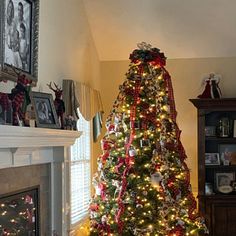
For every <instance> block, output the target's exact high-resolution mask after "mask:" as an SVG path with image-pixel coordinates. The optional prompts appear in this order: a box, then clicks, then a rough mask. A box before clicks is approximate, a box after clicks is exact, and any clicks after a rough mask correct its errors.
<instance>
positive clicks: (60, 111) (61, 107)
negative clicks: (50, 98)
mask: <svg viewBox="0 0 236 236" xmlns="http://www.w3.org/2000/svg"><path fill="white" fill-rule="evenodd" d="M47 86H48V87H49V88H50V89H51V90H52V91H53V92H54V93H55V100H54V105H55V109H56V112H57V116H58V118H59V121H60V123H61V129H64V113H65V104H64V101H63V100H62V98H61V97H62V92H63V91H62V89H61V88H59V87H58V86H57V85H56V84H55V83H54V86H55V88H56V89H54V88H53V87H52V82H50V83H49V84H47Z"/></svg>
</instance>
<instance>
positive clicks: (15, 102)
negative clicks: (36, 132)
mask: <svg viewBox="0 0 236 236" xmlns="http://www.w3.org/2000/svg"><path fill="white" fill-rule="evenodd" d="M15 73H16V74H17V76H18V77H17V81H16V86H15V88H13V89H12V90H11V93H10V94H8V93H0V100H1V102H0V103H1V105H2V107H3V109H5V110H6V109H7V108H8V107H9V104H10V100H11V103H12V110H13V125H16V126H18V125H19V124H20V122H24V112H23V110H22V105H23V102H24V100H25V98H26V99H27V100H28V101H30V98H29V93H28V91H27V89H26V88H27V86H28V85H30V84H31V82H32V80H29V79H27V78H26V76H25V74H22V73H21V72H19V73H18V72H16V71H15Z"/></svg>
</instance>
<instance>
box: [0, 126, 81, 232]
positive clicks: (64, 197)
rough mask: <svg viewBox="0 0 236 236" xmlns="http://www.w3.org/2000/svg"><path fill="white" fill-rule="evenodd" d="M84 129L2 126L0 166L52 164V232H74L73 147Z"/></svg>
mask: <svg viewBox="0 0 236 236" xmlns="http://www.w3.org/2000/svg"><path fill="white" fill-rule="evenodd" d="M81 134H82V132H78V131H70V130H59V129H45V128H31V127H19V126H7V125H0V169H2V168H14V167H20V166H29V165H36V164H45V163H48V164H50V166H51V168H50V169H51V178H50V180H49V182H50V186H51V191H50V192H51V193H50V196H51V197H50V198H51V199H50V203H51V217H50V218H51V219H50V222H51V227H50V231H51V232H48V235H53V233H52V232H56V233H57V234H58V235H60V236H67V235H69V231H70V207H69V206H70V148H69V147H70V146H71V145H73V144H74V142H75V140H76V139H77V138H78V137H80V135H81Z"/></svg>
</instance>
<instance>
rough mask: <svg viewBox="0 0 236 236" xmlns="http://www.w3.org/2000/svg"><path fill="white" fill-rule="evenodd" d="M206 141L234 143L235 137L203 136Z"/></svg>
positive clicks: (235, 141)
mask: <svg viewBox="0 0 236 236" xmlns="http://www.w3.org/2000/svg"><path fill="white" fill-rule="evenodd" d="M205 140H206V141H215V142H219V143H236V138H230V137H229V138H221V137H205Z"/></svg>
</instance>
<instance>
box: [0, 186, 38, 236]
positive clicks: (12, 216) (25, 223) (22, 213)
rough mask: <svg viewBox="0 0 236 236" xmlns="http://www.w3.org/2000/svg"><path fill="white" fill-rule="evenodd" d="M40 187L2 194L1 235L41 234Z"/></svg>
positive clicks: (0, 204)
mask: <svg viewBox="0 0 236 236" xmlns="http://www.w3.org/2000/svg"><path fill="white" fill-rule="evenodd" d="M38 199H39V187H38V186H36V187H34V188H30V189H24V190H21V191H20V192H14V193H9V194H5V195H2V196H0V235H1V236H5V235H6V236H7V235H27V236H39V235H40V232H39V201H38Z"/></svg>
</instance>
